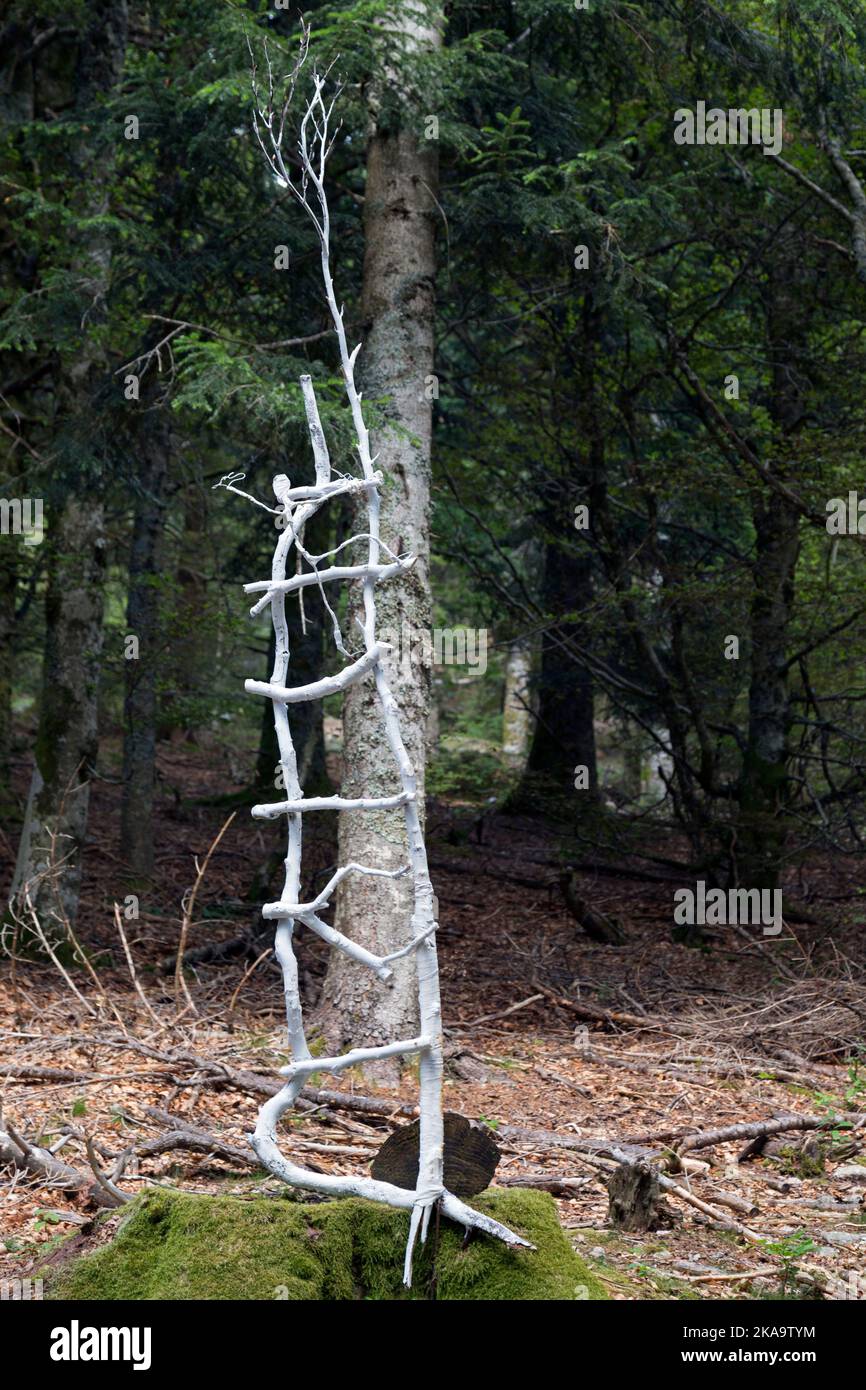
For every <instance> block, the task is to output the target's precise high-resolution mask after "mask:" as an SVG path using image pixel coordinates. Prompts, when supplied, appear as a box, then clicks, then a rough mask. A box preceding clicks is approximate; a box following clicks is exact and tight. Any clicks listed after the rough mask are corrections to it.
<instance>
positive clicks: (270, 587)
mask: <svg viewBox="0 0 866 1390" xmlns="http://www.w3.org/2000/svg"><path fill="white" fill-rule="evenodd" d="M317 558H318V557H317ZM416 558H417V557H416V556H415V555H406V556H405V557H404V558H403V559H402V560H395V561H394V563H393V564H392V565H377V566H376V570H375V573H374V574H373V578H374V579H376V580H379V579H390V578H391V577H392V576H393V575H395V574H401V573H402V571H403V570H408V569H411V568H412V566H413V565H414V563H415V560H416ZM370 573H371V571H370V567H369V565H331V566H330V568H329V569H326V570H310V571H309V573H307V574H296V575H294V576H293V577H292V578H291V579H284V580H282V581H281V582H280V583H279V584H272V583H271V581H270V580H269V579H257V580H256V581H255V583H253V584H245V585H244V593H245V594H260V593H262V592H263V591H264V590H267V595H266V597H267V598H270V597H271V595H272V594H276V593H282V594H290V593H292V592H293V591H294V590H295V589H305V588H308V587H309V585H311V584H319V583H321V584H330V583H331V581H332V580H337V579H365V578H366V577H367V575H368V574H370Z"/></svg>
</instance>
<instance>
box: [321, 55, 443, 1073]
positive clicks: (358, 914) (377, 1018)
mask: <svg viewBox="0 0 866 1390" xmlns="http://www.w3.org/2000/svg"><path fill="white" fill-rule="evenodd" d="M409 33H410V43H411V44H412V45H413V46H414V47H415V48H416V50H417V49H421V48H425V47H426V48H433V47H435V46H436V45H438V44H439V43H440V42H441V36H440V34H439V32H438V31H437V30H436V29H433V28H427V27H414V28H411V30H410V31H409ZM392 80H394V81H396V80H398V78H397V77H396V76H394V75H392ZM406 98H407V111H408V116H407V120H406V125H405V127H404V128H401V129H393V128H389V129H381V128H379V127H378V126H376V125H374V127H373V129H372V130H371V133H370V137H369V143H368V147H367V186H366V193H365V201H364V235H365V255H364V279H363V302H362V317H363V320H364V323H365V325H366V327H367V336H366V339H365V343H364V352H363V357H362V363H363V378H362V384H363V387H364V393H365V395H366V396H367V398H368V399H376V400H381V399H382V398H386V399H387V406H386V407H385V413H386V416H387V421H388V423H387V424H386V425H385V426H384V427H383V428H381V429H378V430H376V432H375V435H374V453H375V455H376V466H377V467H378V468H380V469H381V470H382V472H383V474H384V476H385V480H386V481H385V486H384V488H383V492H382V515H381V521H382V531H383V534H384V535H386V536H388V537H389V543H390V544H391V545H392V546H393V547H394V549H395V550H396V552H397V553H398V554H399V553H402V552H404V551H409V552H411V553H412V554H413V555H415V556H417V560H416V563H415V565H414V566H413V568H412V569H411V570H410V571H409V572H408V573H407V574H406V575H404V576H402V577H401V578H400V579H399V580H395V581H392V582H391V583H389V584H387V585H383V586H382V588H381V591H380V597H379V632H380V635H381V637H382V639H383V640H386V641H391V642H395V643H399V645H400V648H401V653H400V654H401V657H402V656H405V646H406V643H407V641H410V642H411V640H412V634H413V633H418V632H419V630H422V631H423V630H429V628H430V624H431V601H430V581H429V549H430V545H429V505H430V446H431V433H432V402H431V400H430V399H428V396H429V391H428V390H427V389H426V388H427V385H428V378H429V377H430V376H431V375H432V373H433V368H434V360H433V357H434V310H435V297H434V296H435V285H434V277H435V269H436V259H435V225H436V218H437V217H438V211H437V207H436V202H435V196H436V190H437V183H438V159H437V151H436V146H435V143H425V142H424V141H423V140H420V139H419V134H420V131H421V128H422V124H423V122H422V118H421V116H420V114H419V113H418V105H417V101H416V100H415V98H414V96H413V94H412V93H411V92H407V93H406ZM391 422H393V426H394V428H391V427H389V426H390V424H391ZM354 529H356V530H363V529H364V527H363V525H361V524H360V514H359V524H358V525H357V526H356V527H355V528H354ZM360 587H361V586H360V585H357V584H355V585H353V586H352V588H353V590H354V591H355V592H354V593H353V594H352V598H351V600H350V604H351V611H350V620H349V630H350V631H353V630H355V631H356V630H357V628H356V625H355V617H356V616H357V615H358V614H360V611H361V594H360ZM415 646H416V650H415V651H414V654H413V655H412V658H411V659H410V660H401V661H400V663H399V673H398V671H397V670H396V669H395V667H396V663H395V662H393V661H392V663H391V664H390V668H389V670H390V675H391V677H392V679H393V689H394V695H395V698H396V700H397V706H398V710H399V715H400V724H401V727H402V729H403V732H404V740H405V743H406V748H407V752H408V754H409V757H410V760H411V762H412V764H413V767H414V768H415V775H416V778H417V784H418V807H419V812H420V813H421V814H422V815H423V806H424V761H425V729H426V725H427V718H428V711H429V705H430V685H431V671H430V668H429V666H428V665H426V664H425V662H424V659H423V657H422V653H421V650H420V644H417V643H416V644H415ZM398 677H399V678H398ZM343 763H344V774H343V775H344V791H345V794H346V795H347V796H350V797H351V796H356V795H360V794H362V792H363V793H366V794H367V795H370V796H379V795H386V794H388V793H389V792H392V791H394V790H395V783H394V772H393V764H392V760H391V758H390V756H389V752H388V745H387V740H386V735H385V731H384V729H383V728H382V725H381V722H380V720H379V718H378V716H377V711H376V693H375V689H374V688H373V686H372V684H371V683H370V682H366V681H365V682H360V683H359V684H357V685H355V686H354V687H353V688H352V689H351V690H350V692H349V693H348V695H347V697H346V700H345V703H344V711H343ZM402 840H403V835H402V827H401V826H400V824H399V821H398V818H396V817H394V816H389V815H388V813H387V812H385V813H382V812H370V813H369V814H367V815H365V816H354V817H353V816H351V815H349V814H344V815H341V817H340V827H339V843H340V860H341V862H343V863H345V862H349V861H353V860H354V861H358V862H360V863H363V864H370V865H373V866H376V867H378V868H383V869H396V868H397V867H399V865H400V863H401V862H402V859H401V854H402V849H401V845H402ZM410 913H411V886H410V884H409V883H408V882H407V881H406V880H404V879H391V880H375V881H371V880H369V879H367V878H366V877H363V876H361V875H359V876H357V877H356V878H352V879H349V880H347V881H346V882H344V883H343V884H342V885H341V888H340V893H339V896H338V900H337V919H336V921H337V926H338V927H339V929H340V930H341V931H342V932H344V933H346V934H347V935H351V936H352V937H353V938H354V939H355V940H357V941H358V942H360V943H361V944H362V945H364V946H366V947H367V948H368V949H370V950H372V951H375V952H376V953H379V954H388V953H389V952H390V951H392V950H395V949H396V948H397V947H398V946H399V945H402V944H403V941H404V938H405V923H406V920H407V918H408V916H409V915H410ZM412 974H413V971H412V963H411V961H408V960H404V961H398V962H397V963H396V965H395V982H394V987H393V989H391V990H390V991H389V992H388V993H387V995H383V994H378V995H377V994H374V993H373V992H372V991H370V990H368V989H367V988H366V984H365V982H364V981H363V980H362V979H360V978H359V972H358V971H357V970H354V969H353V968H352V966H351V964H350V963H349V962H347V961H346V959H345V958H344V957H341V956H340V955H339V954H336V953H335V954H334V955H333V956H332V959H331V963H330V966H329V969H328V974H327V977H326V980H325V984H324V989H323V994H322V999H321V1001H320V1007H319V1023H320V1026H321V1027H322V1028H323V1030H324V1032H325V1035H326V1036H327V1038H328V1040H329V1042H330V1043H332V1044H333V1045H339V1046H342V1045H344V1044H345V1043H347V1042H348V1041H349V1040H354V1041H355V1042H356V1043H357V1042H364V1043H371V1044H374V1043H377V1042H381V1041H383V1040H384V1039H385V1038H387V1037H393V1036H394V1035H395V1033H396V1034H398V1035H401V1034H404V1033H406V1032H408V1031H411V1030H412V1029H413V1028H414V1027H415V1026H416V1024H417V1002H416V998H415V990H414V985H413V980H412ZM397 1065H398V1063H397V1062H396V1060H395V1061H394V1062H393V1063H392V1064H391V1065H390V1066H385V1067H383V1068H382V1069H381V1074H383V1075H384V1074H389V1073H390V1074H393V1072H394V1071H395V1070H396V1068H397Z"/></svg>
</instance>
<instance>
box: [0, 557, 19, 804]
mask: <svg viewBox="0 0 866 1390" xmlns="http://www.w3.org/2000/svg"><path fill="white" fill-rule="evenodd" d="M20 544H21V541H20V538H19V537H17V536H0V815H2V816H3V818H4V821H5V820H6V818H7V816H8V815H10V814H11V812H12V809H13V806H14V798H13V795H12V784H11V775H12V673H13V671H14V669H15V661H14V643H15V599H16V594H17V588H18V551H17V547H18V546H19V545H20Z"/></svg>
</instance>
